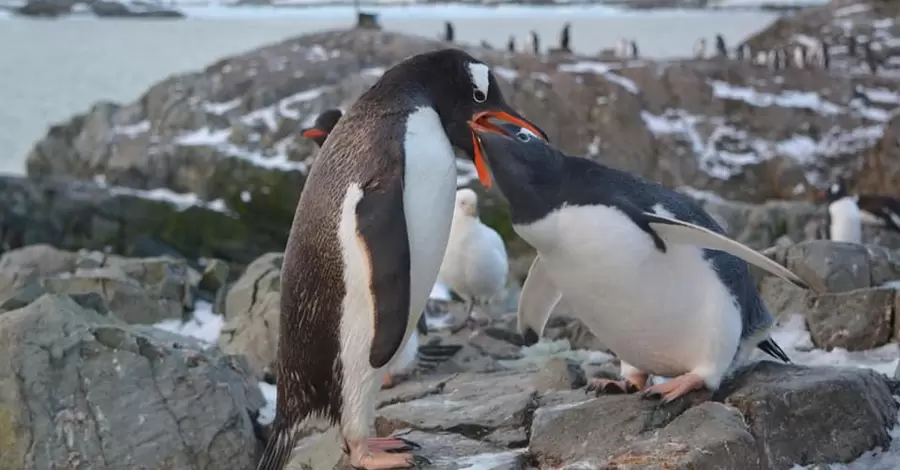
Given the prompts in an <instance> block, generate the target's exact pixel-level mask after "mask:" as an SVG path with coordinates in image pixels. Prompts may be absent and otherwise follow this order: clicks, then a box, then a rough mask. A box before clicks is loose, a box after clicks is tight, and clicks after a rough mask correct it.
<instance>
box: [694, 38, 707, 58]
mask: <svg viewBox="0 0 900 470" xmlns="http://www.w3.org/2000/svg"><path fill="white" fill-rule="evenodd" d="M704 57H706V38H700V39H698V40H697V42H695V43H694V58H695V59H702V58H704Z"/></svg>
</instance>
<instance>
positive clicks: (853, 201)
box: [819, 177, 900, 243]
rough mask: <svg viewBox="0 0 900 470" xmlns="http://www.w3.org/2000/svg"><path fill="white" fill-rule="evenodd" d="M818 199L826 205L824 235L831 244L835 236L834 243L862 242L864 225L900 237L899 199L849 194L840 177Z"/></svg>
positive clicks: (845, 183) (875, 195) (845, 181)
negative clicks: (876, 227)
mask: <svg viewBox="0 0 900 470" xmlns="http://www.w3.org/2000/svg"><path fill="white" fill-rule="evenodd" d="M819 196H820V197H822V198H824V199H825V200H826V201H827V202H828V216H827V222H828V223H826V224H825V226H826V233H825V235H826V237H827V238H828V239H830V240H834V238H833V237H834V236H837V238H838V239H839V240H836V241H851V242H853V241H854V240H855V239H861V238H862V232H861V231H862V228H861V224H863V223H866V224H870V225H876V226H881V227H884V228H886V229H888V230H891V231H894V232H897V233H900V197H893V196H882V195H879V194H855V195H854V194H850V192H849V191H848V189H847V180H846V179H844V178H843V177H839V178H837V179H836V180H835V181H834V182H833V183H832V184H831V185H829V186H828V189H826V190H825V191H824V192H822V193H820V194H819ZM857 227H859V230H857ZM857 231H858V232H859V234H857ZM855 243H859V242H855Z"/></svg>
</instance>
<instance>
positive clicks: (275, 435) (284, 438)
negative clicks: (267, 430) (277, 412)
mask: <svg viewBox="0 0 900 470" xmlns="http://www.w3.org/2000/svg"><path fill="white" fill-rule="evenodd" d="M274 428H275V429H274V430H273V431H272V434H271V435H270V436H269V442H268V443H267V444H266V450H265V451H264V452H263V455H262V458H261V459H259V464H257V466H256V470H282V469H284V468H285V467H286V466H287V464H288V461H289V460H290V459H291V452H293V451H294V445H295V444H296V443H297V439H298V438H299V437H300V435H299V434H300V433H299V428H300V427H299V426H293V425H283V424H277V423H276V425H275V426H274Z"/></svg>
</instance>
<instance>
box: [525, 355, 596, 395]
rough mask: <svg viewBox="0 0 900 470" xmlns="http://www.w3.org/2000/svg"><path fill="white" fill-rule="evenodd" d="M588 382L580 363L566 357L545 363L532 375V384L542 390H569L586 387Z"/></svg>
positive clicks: (539, 390) (541, 391)
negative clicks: (570, 360) (567, 359)
mask: <svg viewBox="0 0 900 470" xmlns="http://www.w3.org/2000/svg"><path fill="white" fill-rule="evenodd" d="M586 384H587V380H586V379H585V375H584V370H582V369H581V366H579V365H578V364H573V363H570V362H568V361H566V360H565V359H560V358H554V359H551V360H550V361H548V362H547V364H545V365H544V366H543V367H542V368H541V370H540V371H539V372H538V373H536V374H535V375H534V376H533V377H532V385H534V387H535V389H536V390H537V391H538V392H540V393H543V392H547V391H549V390H569V389H575V388H581V387H584V386H585V385H586Z"/></svg>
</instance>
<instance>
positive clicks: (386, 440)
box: [366, 436, 421, 452]
mask: <svg viewBox="0 0 900 470" xmlns="http://www.w3.org/2000/svg"><path fill="white" fill-rule="evenodd" d="M366 446H367V447H368V449H369V450H370V451H380V452H404V451H408V450H413V449H418V448H419V447H421V446H419V444H416V443H415V442H413V441H409V440H406V439H403V438H402V437H396V436H390V437H370V438H367V439H366Z"/></svg>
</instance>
